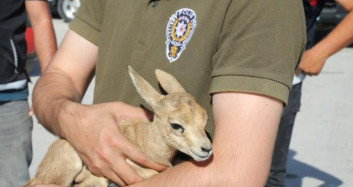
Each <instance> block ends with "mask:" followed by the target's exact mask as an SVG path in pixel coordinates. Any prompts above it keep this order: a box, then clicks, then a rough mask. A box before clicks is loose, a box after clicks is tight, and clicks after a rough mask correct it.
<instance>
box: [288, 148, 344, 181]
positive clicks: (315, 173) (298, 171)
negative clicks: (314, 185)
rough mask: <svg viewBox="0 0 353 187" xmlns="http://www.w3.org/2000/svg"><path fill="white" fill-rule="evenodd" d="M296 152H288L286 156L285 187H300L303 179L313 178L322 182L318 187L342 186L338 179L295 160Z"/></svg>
mask: <svg viewBox="0 0 353 187" xmlns="http://www.w3.org/2000/svg"><path fill="white" fill-rule="evenodd" d="M295 155H296V152H295V151H294V150H290V151H289V154H288V165H287V168H288V174H287V176H286V187H302V186H303V179H304V178H305V177H309V178H314V179H316V180H319V181H321V182H322V184H321V185H319V187H336V186H340V185H342V184H343V181H341V180H340V179H339V178H337V177H335V176H333V175H331V174H329V173H327V172H325V171H322V170H320V169H318V168H315V167H313V166H311V165H309V164H306V163H304V162H301V161H299V160H296V159H295V158H294V156H295Z"/></svg>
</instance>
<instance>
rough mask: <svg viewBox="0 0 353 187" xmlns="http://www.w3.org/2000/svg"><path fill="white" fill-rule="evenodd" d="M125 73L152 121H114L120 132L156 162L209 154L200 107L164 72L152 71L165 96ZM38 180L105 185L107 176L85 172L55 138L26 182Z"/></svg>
mask: <svg viewBox="0 0 353 187" xmlns="http://www.w3.org/2000/svg"><path fill="white" fill-rule="evenodd" d="M129 74H130V77H131V79H132V81H133V83H134V85H135V87H136V89H137V91H138V93H139V94H140V95H141V97H142V98H143V99H144V100H145V101H146V102H147V103H148V104H149V105H150V106H151V107H152V109H153V110H154V118H153V122H150V121H146V120H124V121H122V122H121V123H120V124H119V128H120V130H121V132H122V133H123V134H124V135H125V136H126V137H127V138H128V139H129V140H130V141H131V142H133V143H134V144H135V145H136V146H137V147H138V149H139V150H140V151H141V152H143V153H144V154H146V155H147V156H148V157H149V158H151V159H152V160H154V161H155V162H158V163H161V164H165V165H168V166H171V160H172V159H173V157H174V155H175V153H176V151H177V150H179V151H181V152H184V153H185V154H188V155H190V156H191V157H192V158H193V159H194V160H196V161H204V160H207V159H208V158H209V157H210V156H211V155H212V148H211V142H210V140H209V139H208V138H207V136H206V134H205V131H204V127H205V125H206V121H207V114H206V111H205V110H204V109H203V108H202V107H201V106H200V105H199V104H197V103H196V101H195V99H194V98H193V97H192V96H191V95H190V94H188V93H186V92H185V90H184V88H183V87H182V86H181V85H180V83H179V82H178V81H177V80H176V79H175V78H174V77H173V76H172V75H170V74H168V73H166V72H163V71H161V70H156V76H157V79H158V81H159V83H160V84H161V86H162V87H163V88H164V90H165V91H167V92H168V95H161V94H160V93H158V92H157V91H156V90H155V89H154V88H153V87H152V86H151V85H150V84H149V83H148V82H147V81H146V80H144V79H143V78H142V77H141V76H140V75H138V74H137V73H136V72H135V71H134V70H133V69H132V68H131V67H129ZM126 161H127V163H128V164H129V165H131V166H132V167H133V168H134V169H135V170H136V171H137V172H138V174H139V175H141V176H142V177H143V178H148V177H151V176H152V175H155V174H157V173H158V172H157V171H155V170H152V169H146V168H143V167H140V166H139V165H137V164H135V163H134V162H132V161H131V160H128V159H127V160H126ZM41 183H42V184H49V183H50V184H59V185H62V186H99V187H100V186H102V187H106V186H107V185H108V180H107V179H106V178H102V177H96V176H94V175H93V174H91V173H90V172H89V171H88V169H87V168H86V167H85V166H84V165H83V163H82V161H81V159H80V157H79V156H78V155H77V153H76V152H75V151H74V149H73V148H72V147H71V146H70V144H69V143H68V142H67V141H65V140H63V139H58V140H56V141H55V142H54V143H53V144H52V145H51V146H50V147H49V149H48V152H47V154H46V155H45V157H44V159H43V161H42V163H41V164H40V165H39V167H38V170H37V173H36V175H35V178H33V179H31V180H30V181H29V182H28V183H27V184H26V185H28V186H29V185H31V184H41Z"/></svg>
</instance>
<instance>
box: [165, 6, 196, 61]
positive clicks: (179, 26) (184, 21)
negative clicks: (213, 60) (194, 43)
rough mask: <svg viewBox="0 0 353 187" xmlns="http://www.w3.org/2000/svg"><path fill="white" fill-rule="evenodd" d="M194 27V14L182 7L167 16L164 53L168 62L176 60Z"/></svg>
mask: <svg viewBox="0 0 353 187" xmlns="http://www.w3.org/2000/svg"><path fill="white" fill-rule="evenodd" d="M195 27H196V14H195V12H194V11H193V10H191V9H188V8H183V9H180V10H178V11H176V12H175V14H174V15H172V16H171V17H170V18H169V22H168V25H167V30H166V34H167V41H166V44H167V50H166V55H167V58H168V60H169V62H170V63H172V62H174V61H176V60H177V59H178V58H179V57H180V55H181V53H182V52H183V51H184V49H185V47H186V45H187V44H188V42H189V40H190V39H191V37H192V34H193V33H194V30H195Z"/></svg>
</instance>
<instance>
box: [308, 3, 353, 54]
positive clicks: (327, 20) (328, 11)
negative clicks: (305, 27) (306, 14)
mask: <svg viewBox="0 0 353 187" xmlns="http://www.w3.org/2000/svg"><path fill="white" fill-rule="evenodd" d="M347 14H348V13H347V11H346V10H345V9H344V8H343V7H341V6H340V5H339V4H337V3H336V2H335V1H328V2H326V3H325V5H324V8H323V10H322V12H321V14H320V16H319V17H318V18H317V19H318V22H317V24H316V32H315V39H314V42H315V43H317V42H319V41H320V40H321V39H322V38H324V37H325V36H326V35H327V34H328V33H330V32H331V30H332V29H334V28H335V27H336V26H337V25H338V24H339V22H340V21H341V20H342V19H343V18H344V17H345V16H346V15H347ZM349 47H353V43H352V44H351V45H350V46H349Z"/></svg>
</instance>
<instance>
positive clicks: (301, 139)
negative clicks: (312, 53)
mask: <svg viewBox="0 0 353 187" xmlns="http://www.w3.org/2000/svg"><path fill="white" fill-rule="evenodd" d="M54 27H55V31H56V35H57V40H58V43H60V41H61V40H62V39H63V37H64V34H65V32H66V31H67V29H68V25H67V24H66V23H64V22H62V21H61V20H57V19H55V20H54ZM31 78H32V81H33V83H34V84H35V82H36V81H37V79H38V67H34V70H33V72H32V77H31ZM93 86H94V85H93V84H91V85H90V87H89V88H88V91H87V93H86V95H85V97H84V100H83V103H86V104H89V103H92V98H93ZM32 88H33V85H30V90H32ZM352 93H353V48H345V49H344V50H342V51H340V52H338V53H337V54H335V55H333V56H332V57H330V58H329V59H328V61H327V63H326V65H325V66H324V68H323V70H322V72H321V74H320V75H319V76H316V77H306V79H305V81H304V84H303V96H302V107H301V110H300V112H299V113H298V116H297V119H296V123H295V127H294V132H293V139H292V142H291V147H290V153H289V160H288V176H287V182H286V186H288V187H316V186H322V187H335V186H342V187H352V186H353V109H352V106H353V94H352ZM54 139H55V136H53V135H52V134H50V133H49V132H48V131H46V130H45V129H44V128H43V127H42V126H41V125H39V124H38V122H37V120H36V119H35V118H34V129H33V150H34V154H33V161H32V164H31V166H30V172H31V175H32V176H33V175H34V173H35V170H36V168H37V166H38V164H39V163H40V161H41V159H42V158H43V156H44V154H45V152H46V150H47V148H48V146H49V145H50V143H51V142H52V141H53V140H54Z"/></svg>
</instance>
